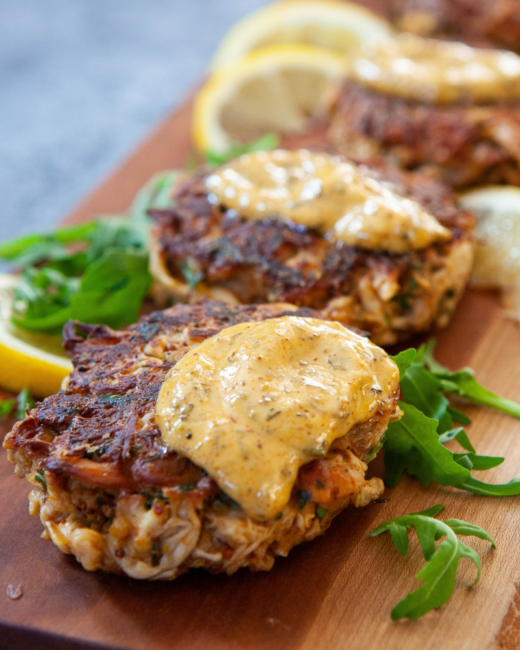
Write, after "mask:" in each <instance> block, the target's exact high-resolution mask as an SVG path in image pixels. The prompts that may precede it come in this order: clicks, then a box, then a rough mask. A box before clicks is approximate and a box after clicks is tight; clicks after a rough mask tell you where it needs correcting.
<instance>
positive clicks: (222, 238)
mask: <svg viewBox="0 0 520 650" xmlns="http://www.w3.org/2000/svg"><path fill="white" fill-rule="evenodd" d="M362 166H363V169H364V171H365V172H366V173H368V174H370V175H371V176H373V177H374V178H377V179H378V180H380V181H383V182H385V183H387V184H389V185H390V186H391V188H392V189H393V190H395V191H396V192H398V193H399V194H402V195H404V196H408V197H410V198H413V199H415V200H417V201H419V202H420V203H421V204H422V205H423V206H424V207H425V208H426V209H427V210H428V211H429V212H430V213H431V214H433V215H434V216H435V217H436V218H437V219H438V221H439V222H440V223H441V224H442V225H443V226H445V227H446V228H448V229H449V230H450V231H451V235H452V237H451V240H450V241H448V242H446V243H442V244H439V243H436V244H433V245H431V246H429V247H427V248H424V249H422V250H419V251H414V252H412V253H408V254H405V255H395V254H392V253H385V252H383V251H367V250H362V249H360V248H355V247H352V246H347V245H344V244H343V243H342V242H331V241H329V240H328V239H327V238H326V237H324V236H322V235H320V234H319V233H318V232H317V231H315V230H313V229H310V228H307V227H305V226H297V225H294V224H291V223H288V222H287V220H282V219H276V218H274V219H265V220H263V221H256V220H254V221H251V220H247V219H244V218H242V217H240V215H238V214H237V213H236V212H234V211H225V210H223V209H222V208H220V207H219V206H215V205H212V204H211V203H210V202H209V201H208V192H207V190H206V187H205V178H206V176H205V175H204V174H203V173H200V174H198V175H196V176H194V177H193V178H191V179H189V180H187V181H185V182H184V183H183V184H181V185H180V186H179V187H178V188H177V191H176V195H175V204H174V205H173V206H172V207H171V208H169V209H165V210H152V211H151V215H152V217H153V218H154V220H155V222H156V225H155V227H154V228H153V229H152V242H151V249H152V253H151V271H152V274H153V275H154V277H155V278H156V280H157V286H158V287H159V291H158V292H156V295H157V296H159V297H164V295H166V296H170V297H171V296H173V298H174V299H176V300H189V299H190V298H191V297H193V296H197V295H198V296H200V295H203V296H207V297H212V298H215V299H223V300H227V301H229V302H235V303H237V302H239V303H249V304H251V303H254V304H256V303H266V302H279V301H282V302H290V303H293V304H295V305H298V306H305V307H310V308H313V309H315V310H319V311H320V313H321V314H322V315H323V316H324V317H326V318H329V317H330V318H334V319H336V320H340V321H341V322H343V323H344V324H346V325H352V326H354V327H357V328H359V329H362V330H365V331H368V332H369V333H370V336H371V339H372V340H373V341H374V342H375V343H378V344H380V345H390V344H392V343H395V342H397V341H400V340H403V339H406V338H409V337H410V336H411V335H412V334H414V333H415V332H419V331H423V330H427V329H429V328H430V327H431V326H432V325H440V326H442V325H445V324H446V323H447V322H448V321H449V318H450V316H451V313H452V312H453V310H454V308H455V306H456V304H457V301H458V299H459V297H460V295H461V293H462V291H463V289H464V287H465V285H466V281H467V279H468V276H469V273H470V270H471V266H472V262H473V236H472V233H473V227H474V218H473V216H472V215H470V214H469V213H468V212H464V211H461V210H459V209H457V207H456V199H455V195H454V194H453V193H452V192H451V191H450V190H449V189H447V188H446V187H445V186H444V185H442V184H440V183H438V182H435V181H433V180H431V179H429V178H428V177H426V176H424V175H418V174H411V173H406V172H400V171H397V170H395V169H392V168H391V167H389V166H388V165H387V164H386V163H384V162H383V161H382V160H376V159H372V160H366V161H365V162H364V163H363V164H362ZM187 280H191V281H192V283H193V284H195V285H196V286H195V291H193V292H192V293H191V294H190V291H189V289H188V285H187ZM161 293H162V294H163V295H162V296H161Z"/></svg>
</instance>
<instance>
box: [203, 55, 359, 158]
mask: <svg viewBox="0 0 520 650" xmlns="http://www.w3.org/2000/svg"><path fill="white" fill-rule="evenodd" d="M347 73H348V64H347V61H346V59H345V57H343V56H341V55H339V54H336V53H335V52H331V51H328V50H322V49H320V48H317V47H313V46H310V45H273V46H272V47H266V48H264V49H262V50H258V51H257V52H253V53H251V54H248V55H247V56H245V57H244V58H242V59H240V60H239V61H238V62H236V63H233V64H231V65H230V66H226V67H225V68H222V69H221V70H219V71H218V72H216V73H215V74H214V75H213V76H212V77H211V78H210V79H209V81H208V82H207V83H206V85H205V86H204V87H203V88H202V90H201V91H200V92H199V94H198V95H197V98H196V101H195V108H194V115H193V139H194V142H195V145H196V146H197V148H198V149H200V150H201V151H203V152H204V151H213V152H215V153H224V152H225V151H227V150H229V149H230V148H231V147H232V146H233V145H234V144H236V143H242V142H250V141H251V140H254V139H256V138H258V137H259V136H262V135H264V134H265V133H269V132H272V131H274V132H277V133H302V132H304V131H305V130H306V128H307V126H308V123H309V119H310V118H313V117H322V116H325V114H326V110H327V106H328V102H329V94H328V91H329V90H330V88H331V87H333V86H334V85H335V84H336V83H339V81H340V80H341V79H343V78H344V77H345V76H346V75H347Z"/></svg>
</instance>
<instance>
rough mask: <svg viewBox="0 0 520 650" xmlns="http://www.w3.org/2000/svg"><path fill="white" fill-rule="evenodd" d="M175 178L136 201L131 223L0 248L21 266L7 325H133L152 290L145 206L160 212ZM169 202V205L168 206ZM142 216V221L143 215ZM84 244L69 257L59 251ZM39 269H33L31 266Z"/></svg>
mask: <svg viewBox="0 0 520 650" xmlns="http://www.w3.org/2000/svg"><path fill="white" fill-rule="evenodd" d="M172 182H173V173H172V172H169V173H168V174H167V175H166V176H165V175H162V177H161V179H160V183H159V182H158V181H157V179H155V181H154V183H153V184H152V185H153V187H152V189H153V192H152V191H151V190H150V188H148V189H147V188H145V189H146V193H145V194H146V196H145V194H141V195H140V196H138V200H137V202H136V204H135V205H134V216H133V218H128V217H117V216H116V217H111V218H108V219H107V218H104V219H99V220H97V221H93V222H90V223H88V224H82V225H81V226H73V227H70V228H62V229H59V230H56V231H55V232H54V233H51V234H45V235H27V236H25V237H20V238H17V239H14V240H11V241H10V242H6V243H5V244H4V245H2V247H0V256H1V255H3V256H4V258H5V259H8V260H10V261H11V262H12V263H13V264H17V265H18V266H22V268H23V273H22V275H21V277H20V282H19V283H18V286H17V289H16V291H15V295H14V299H13V306H12V307H13V308H12V322H13V323H14V324H15V325H16V326H17V327H19V328H21V329H25V330H28V331H32V332H47V333H57V332H59V331H60V330H61V328H62V327H63V325H64V324H65V323H66V322H67V321H68V320H69V319H70V318H74V319H77V320H82V321H84V322H88V323H98V322H99V323H105V324H107V325H110V326H111V327H120V326H121V325H123V324H128V323H131V322H135V320H137V317H138V313H139V308H140V306H141V304H142V301H143V300H144V298H145V296H146V294H147V293H148V290H149V288H150V286H151V282H152V278H151V276H150V273H149V271H148V234H149V228H150V223H151V220H150V219H149V218H148V217H146V216H144V217H143V214H144V213H145V211H146V209H148V207H150V206H156V205H158V204H159V205H163V204H164V202H165V201H166V187H167V185H168V183H169V184H170V185H169V187H170V189H171V183H172ZM169 200H170V201H171V199H169ZM141 213H142V214H141ZM69 243H75V244H81V245H82V246H83V248H84V250H81V251H79V252H78V251H77V250H75V251H72V252H71V251H69V250H68V249H67V248H65V247H64V246H63V244H69ZM35 264H37V266H34V265H35Z"/></svg>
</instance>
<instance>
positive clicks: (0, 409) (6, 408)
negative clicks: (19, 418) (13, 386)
mask: <svg viewBox="0 0 520 650" xmlns="http://www.w3.org/2000/svg"><path fill="white" fill-rule="evenodd" d="M15 405H16V400H15V399H4V400H1V401H0V418H1V417H3V416H4V415H10V414H11V413H12V412H13V411H14V407H15Z"/></svg>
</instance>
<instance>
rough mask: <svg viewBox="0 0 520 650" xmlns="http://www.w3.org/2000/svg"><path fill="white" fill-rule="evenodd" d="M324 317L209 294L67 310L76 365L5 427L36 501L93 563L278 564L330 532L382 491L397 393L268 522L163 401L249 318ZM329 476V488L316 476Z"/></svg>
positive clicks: (65, 542) (108, 567)
mask: <svg viewBox="0 0 520 650" xmlns="http://www.w3.org/2000/svg"><path fill="white" fill-rule="evenodd" d="M288 314H291V315H298V316H309V317H316V316H317V314H316V312H313V311H311V310H308V309H299V310H298V309H297V308H296V307H294V306H291V305H286V304H273V305H260V306H229V305H226V304H223V303H215V302H209V301H205V302H202V303H198V304H193V305H177V306H176V307H173V308H171V309H167V310H165V311H162V312H155V313H153V314H151V315H150V316H147V317H144V318H142V319H141V320H140V321H139V322H138V323H137V324H136V325H133V326H131V327H129V328H128V329H127V330H125V331H114V330H111V329H110V328H108V327H105V326H91V325H82V324H78V323H69V324H68V325H67V326H66V328H65V335H64V339H65V347H66V350H67V352H68V353H69V355H70V356H71V357H72V359H73V365H74V369H73V371H72V373H71V376H70V378H69V380H68V382H66V385H65V386H64V387H63V388H62V390H61V391H60V392H59V393H58V394H57V395H54V396H53V397H49V398H47V399H46V400H44V401H43V402H41V403H40V404H38V405H37V406H36V408H34V409H33V410H32V411H31V412H30V413H29V414H28V415H27V417H26V418H25V420H23V421H21V422H19V423H17V424H16V425H15V427H14V429H13V430H12V431H11V433H9V434H8V436H7V437H6V439H5V442H4V446H5V447H6V448H7V450H8V457H9V459H10V460H11V462H13V464H14V466H15V472H16V474H17V475H18V476H19V477H25V478H26V479H27V480H28V481H29V482H30V483H31V484H32V485H33V489H32V492H31V494H30V497H29V502H30V512H31V514H33V515H36V516H39V517H40V519H41V521H42V523H43V526H44V529H45V532H44V537H45V538H47V539H51V540H52V541H53V542H54V543H55V544H56V545H57V546H58V548H59V549H60V550H61V551H63V552H64V553H72V554H74V555H75V556H76V558H77V559H78V561H80V562H81V563H82V564H83V566H84V567H85V569H87V570H96V569H103V570H105V571H112V572H117V573H126V574H127V575H129V576H131V577H134V578H150V579H173V578H175V577H177V576H178V575H180V574H182V573H185V572H186V571H188V570H189V569H190V568H195V567H203V568H205V569H208V570H210V571H212V572H226V573H228V574H231V573H233V572H235V571H236V570H237V569H239V568H240V567H243V566H247V567H249V568H250V569H253V570H268V569H270V568H271V567H272V566H273V563H274V559H275V557H276V556H280V555H282V556H284V555H287V553H288V552H289V550H290V549H291V548H292V547H293V546H295V545H296V544H299V543H301V542H302V541H306V540H310V539H312V538H314V537H316V535H319V534H321V533H322V532H324V530H325V529H326V528H327V527H328V526H329V524H330V522H331V520H332V518H333V517H334V516H335V515H336V514H338V513H339V512H340V511H341V510H342V509H343V508H345V507H346V506H347V505H349V504H350V503H352V504H354V505H355V506H363V505H366V504H368V503H369V502H370V501H372V500H373V499H375V498H377V497H379V496H380V495H381V494H382V492H383V490H384V486H383V483H382V481H381V480H380V479H377V478H374V479H371V480H369V481H367V480H366V479H365V471H366V469H367V466H366V463H365V460H366V459H367V457H368V455H369V453H370V451H371V450H372V449H374V447H377V445H378V444H379V442H380V440H381V437H382V435H383V433H384V431H385V430H386V428H387V426H388V423H389V421H390V420H392V419H395V418H396V417H397V414H398V413H399V409H398V407H397V399H398V395H397V394H396V395H395V396H394V399H393V400H391V402H390V403H388V404H384V405H382V406H381V408H380V410H379V412H378V413H377V414H376V415H375V416H374V417H372V418H371V419H369V420H368V421H366V422H364V423H362V424H359V425H357V426H356V427H353V428H352V429H351V430H350V431H349V433H348V434H347V435H345V436H344V437H342V438H339V439H338V440H336V441H335V442H334V443H333V445H332V447H331V448H330V450H329V452H328V454H327V455H326V456H325V457H324V458H322V459H320V460H316V461H313V462H311V463H309V464H308V465H305V466H303V467H302V468H301V470H300V472H299V474H298V478H297V481H296V484H295V486H294V489H293V493H292V496H291V500H290V502H289V503H288V504H287V506H286V507H285V508H284V509H283V511H282V513H281V516H279V517H278V518H276V519H274V520H270V521H267V522H258V521H255V520H253V519H251V517H249V516H248V515H247V514H246V513H245V512H244V511H243V510H242V509H241V508H240V507H238V506H237V504H236V503H234V502H233V501H231V500H230V499H229V497H227V496H226V495H225V494H224V493H223V492H222V491H221V490H220V489H219V488H218V486H217V485H216V483H215V482H214V481H213V480H212V479H211V478H209V477H208V476H207V475H206V474H205V473H204V472H203V470H201V469H200V468H199V467H197V466H196V465H194V464H193V463H192V462H191V461H190V460H188V459H187V458H184V457H182V456H180V455H178V454H176V453H175V452H173V451H170V450H169V449H168V448H167V447H166V446H165V445H164V443H163V441H162V438H161V433H160V431H159V429H158V427H157V425H156V424H155V402H156V400H157V395H158V393H159V390H160V387H161V385H162V382H163V380H164V378H165V376H166V374H167V372H168V371H169V370H170V368H172V366H173V365H174V364H175V363H176V362H177V361H178V360H179V359H180V358H181V357H182V356H183V355H184V354H185V353H186V352H187V351H188V350H190V349H191V348H192V347H193V346H196V345H198V344H199V343H200V342H201V341H203V340H204V339H205V338H207V337H209V336H212V335H214V334H216V333H218V332H219V331H220V330H222V329H224V328H226V327H230V326H232V325H235V324H236V323H240V322H247V321H261V320H264V319H266V318H275V317H280V316H283V315H288ZM318 486H319V488H318Z"/></svg>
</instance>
